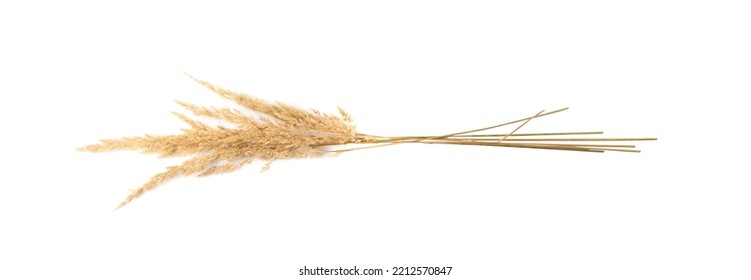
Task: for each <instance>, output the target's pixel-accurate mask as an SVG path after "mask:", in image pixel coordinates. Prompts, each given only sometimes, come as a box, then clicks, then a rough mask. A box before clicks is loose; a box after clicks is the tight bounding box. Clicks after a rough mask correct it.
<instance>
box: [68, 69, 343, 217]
mask: <svg viewBox="0 0 751 280" xmlns="http://www.w3.org/2000/svg"><path fill="white" fill-rule="evenodd" d="M195 80H196V81H197V82H199V83H201V84H202V85H204V86H206V87H207V88H209V89H211V90H212V91H214V92H215V93H217V94H218V95H220V96H222V97H225V98H227V99H229V100H232V101H234V102H235V103H237V104H239V105H241V106H243V107H245V108H247V109H250V110H253V111H255V112H258V113H261V114H263V115H265V117H262V118H260V119H255V118H253V117H251V116H246V115H244V114H243V113H242V112H240V111H239V110H237V109H232V108H214V107H201V106H196V105H192V104H189V103H185V102H182V101H177V103H178V104H180V105H181V106H182V107H184V108H185V109H187V110H188V111H190V112H191V113H193V115H195V116H198V117H208V118H213V119H217V120H221V121H226V122H229V123H231V124H233V125H234V126H235V127H233V128H227V127H222V126H212V125H208V124H206V123H204V122H201V121H199V120H196V119H192V118H190V117H188V116H185V115H183V114H180V113H176V112H174V114H175V115H176V116H177V117H178V118H180V119H181V120H183V121H184V122H185V123H186V124H188V126H189V128H184V129H183V130H182V131H183V133H182V134H177V135H163V136H153V135H145V136H140V137H123V138H119V139H104V140H101V141H100V143H98V144H92V145H87V146H84V147H81V148H79V150H80V151H89V152H105V151H113V150H137V151H142V152H144V153H151V154H158V155H159V156H160V157H173V156H187V155H192V156H194V157H193V158H191V159H188V160H186V161H185V162H183V163H182V164H181V165H178V166H170V167H168V168H167V170H166V171H164V172H162V173H159V174H156V175H154V176H153V177H152V178H151V179H150V180H149V181H148V182H147V183H146V184H144V185H143V186H141V187H140V188H138V189H136V190H134V191H132V193H131V194H130V195H129V196H128V197H127V198H126V199H125V200H124V201H123V202H122V203H121V204H120V206H119V207H122V206H124V205H125V204H127V203H129V202H131V201H132V200H133V199H136V198H138V197H139V196H141V195H143V194H144V193H145V192H146V191H149V190H151V189H153V188H155V187H157V186H158V185H160V184H162V183H163V182H165V181H166V180H169V179H170V178H173V177H176V176H180V175H185V176H187V175H194V174H196V175H199V176H206V175H212V174H219V173H226V172H231V171H234V170H237V169H239V168H241V167H242V166H244V165H247V164H249V163H251V162H252V161H253V160H264V161H267V165H265V166H264V169H267V168H268V163H270V162H271V161H273V160H276V159H288V158H303V157H318V156H322V155H324V154H325V153H326V150H325V147H326V146H329V145H338V144H345V143H348V142H352V141H353V139H354V138H355V135H356V133H355V126H354V125H353V124H352V122H351V117H350V116H349V115H348V114H346V112H344V111H343V110H341V109H340V114H341V116H336V115H330V114H323V113H320V112H318V111H307V110H303V109H299V108H296V107H293V106H289V105H286V104H284V103H279V102H276V103H270V102H266V101H264V100H261V99H258V98H253V97H250V96H247V95H244V94H240V93H235V92H232V91H230V90H226V89H223V88H220V87H217V86H214V85H212V84H210V83H208V82H205V81H202V80H198V79H195ZM119 207H118V208H119Z"/></svg>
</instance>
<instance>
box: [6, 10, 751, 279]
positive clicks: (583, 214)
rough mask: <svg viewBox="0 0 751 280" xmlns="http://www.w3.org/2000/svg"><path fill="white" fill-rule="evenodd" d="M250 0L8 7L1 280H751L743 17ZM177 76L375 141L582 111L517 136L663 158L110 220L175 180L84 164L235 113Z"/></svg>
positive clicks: (529, 156)
mask: <svg viewBox="0 0 751 280" xmlns="http://www.w3.org/2000/svg"><path fill="white" fill-rule="evenodd" d="M12 2H17V3H12ZM21 2H22V4H19V3H21ZM238 2H239V1H238ZM245 2H247V3H245V4H242V5H239V4H230V3H220V2H217V1H211V2H209V1H206V2H205V3H187V2H179V1H175V2H158V1H128V2H123V3H120V4H107V3H104V1H90V2H84V1H49V2H40V1H37V2H34V1H4V2H2V3H1V4H0V97H1V98H2V100H0V114H1V115H0V122H2V123H1V128H0V129H1V131H2V137H0V141H1V143H2V145H0V149H2V153H1V155H2V156H1V157H0V158H1V159H0V163H2V176H0V278H2V279H348V278H346V277H333V276H329V277H322V278H316V277H310V276H305V277H303V276H298V275H297V274H298V270H299V269H300V268H302V267H303V266H308V267H316V266H324V267H340V266H342V267H350V266H354V265H357V266H358V267H360V268H365V267H371V268H383V269H389V270H391V268H392V267H394V266H453V272H452V274H451V276H449V277H446V276H439V277H415V278H421V279H422V278H426V279H428V278H430V279H749V278H751V266H749V264H751V238H749V236H751V227H750V225H749V223H750V221H751V204H750V203H749V201H751V200H750V199H751V191H750V190H749V186H750V185H751V184H749V183H748V182H749V180H748V176H747V175H746V174H744V173H745V172H747V171H748V163H747V162H748V158H749V157H748V156H749V152H748V148H747V147H748V138H747V137H746V136H747V135H748V133H747V124H746V123H747V121H748V120H749V114H748V112H747V110H748V108H747V107H748V106H747V105H748V102H745V101H742V100H744V99H743V97H744V96H747V95H748V94H749V93H750V90H751V80H749V77H751V66H750V65H751V52H750V51H749V50H751V40H750V36H749V34H751V17H749V14H751V9H749V6H748V4H747V2H746V1H617V2H616V1H506V2H502V1H487V2H480V1H404V0H402V1H264V2H258V1H255V2H253V1H245ZM180 71H186V72H188V73H191V74H192V75H195V76H197V77H199V78H202V79H206V80H208V81H211V82H213V83H216V84H218V85H221V86H223V87H227V88H230V89H233V90H236V91H240V92H244V93H248V94H252V95H254V96H258V97H261V98H265V99H268V100H279V101H283V102H289V103H292V104H295V105H299V106H305V107H314V108H318V109H321V110H323V111H327V112H334V111H335V108H336V107H335V106H337V105H339V106H342V107H344V108H346V109H347V110H348V111H349V112H350V113H351V114H352V115H353V116H354V118H355V121H356V123H357V124H358V126H359V128H360V131H361V132H364V133H371V134H385V135H402V134H444V133H450V132H456V131H462V130H466V129H471V128H476V127H483V126H487V125H492V124H495V123H499V122H503V121H508V120H513V119H517V118H521V117H526V116H529V115H532V114H534V113H536V112H538V111H539V110H541V109H548V110H553V109H557V108H560V107H566V106H568V107H571V110H569V111H567V112H565V113H559V114H556V115H553V116H550V117H545V118H542V119H539V120H534V121H532V122H530V124H529V125H528V126H526V127H524V128H523V129H522V130H521V131H520V132H533V131H572V130H573V131H582V130H584V131H587V130H603V131H605V132H606V136H613V137H619V136H625V137H659V138H660V139H659V141H657V142H653V143H640V147H641V148H642V149H643V152H642V153H641V154H618V153H606V154H586V153H573V152H560V151H536V150H514V149H503V148H490V147H440V146H430V145H425V146H422V145H411V146H410V145H403V146H395V147H389V148H383V149H374V150H366V151H360V152H353V153H349V154H344V155H342V156H340V157H338V158H326V159H306V160H291V161H281V162H277V163H275V164H274V165H272V167H271V169H270V170H269V171H268V172H266V173H259V172H258V171H259V169H260V166H261V164H253V165H251V166H249V167H246V168H244V169H242V170H240V171H238V172H236V173H233V174H227V175H220V176H214V177H207V178H180V179H176V180H173V181H170V182H169V183H167V184H165V185H162V186H161V187H160V188H158V189H157V190H155V191H152V192H149V193H147V194H146V195H144V196H143V197H142V198H140V199H138V200H136V201H134V202H133V203H131V204H130V205H128V206H126V207H125V208H123V209H120V210H118V211H113V210H112V209H113V208H114V206H116V205H117V203H119V202H120V200H121V199H123V198H124V197H125V196H126V195H127V193H128V190H129V189H134V188H137V187H138V186H140V185H141V184H142V183H144V182H146V181H147V180H148V178H149V177H150V176H151V175H152V174H155V173H158V172H161V170H163V168H164V167H166V166H168V165H172V164H175V163H178V162H180V159H170V160H159V159H157V158H156V157H154V156H151V155H142V154H139V153H136V152H114V153H105V154H90V153H79V152H76V151H75V148H76V147H78V146H81V145H84V144H90V143H94V142H96V141H97V140H98V139H101V138H116V137H121V136H136V135H142V134H144V133H150V134H165V133H177V132H179V128H181V127H183V124H182V123H180V121H179V120H178V119H176V118H174V117H173V116H172V115H171V114H169V112H170V111H175V110H178V111H179V110H180V108H179V106H177V105H176V104H174V103H173V100H174V99H180V100H184V101H188V102H193V103H197V104H208V105H228V103H226V102H224V101H223V100H220V98H219V97H217V96H214V95H212V93H210V92H209V91H208V90H206V89H205V88H202V87H201V86H200V85H198V84H196V83H195V82H193V81H191V80H190V79H188V78H187V77H186V76H184V75H183V74H182V73H181V72H180ZM501 132H502V131H501ZM744 137H746V138H744ZM360 278H362V279H396V278H399V277H398V276H390V275H389V276H384V277H365V276H361V277H357V278H356V279H360Z"/></svg>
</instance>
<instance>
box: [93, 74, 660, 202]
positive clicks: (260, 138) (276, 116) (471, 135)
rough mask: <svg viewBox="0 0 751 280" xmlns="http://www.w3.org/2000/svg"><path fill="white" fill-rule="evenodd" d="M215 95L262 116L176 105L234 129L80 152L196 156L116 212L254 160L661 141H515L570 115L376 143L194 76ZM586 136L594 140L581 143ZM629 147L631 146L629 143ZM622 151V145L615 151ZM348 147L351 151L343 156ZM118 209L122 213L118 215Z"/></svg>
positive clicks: (340, 125) (337, 120)
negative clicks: (399, 149) (177, 183)
mask: <svg viewBox="0 0 751 280" xmlns="http://www.w3.org/2000/svg"><path fill="white" fill-rule="evenodd" d="M189 77H191V78H192V79H194V80H195V81H197V82H198V83H200V84H202V85H204V86H205V87H207V88H209V89H210V90H212V91H213V92H215V93H216V94H218V95H219V96H221V97H224V98H226V99H229V100H231V101H233V102H235V103H237V104H238V105H240V106H242V107H244V108H245V109H249V110H251V111H253V112H254V113H256V115H250V114H247V113H244V112H242V111H240V110H237V109H232V108H215V107H200V106H196V105H192V104H188V103H185V102H181V101H177V103H178V104H179V105H181V106H182V107H184V108H185V109H187V110H188V111H190V112H191V113H193V115H195V116H197V117H207V118H212V119H215V120H219V121H224V122H227V123H229V124H230V126H231V127H227V126H222V125H208V124H206V123H204V122H201V121H199V120H196V119H192V118H190V117H187V116H185V115H183V114H180V113H174V112H173V113H174V114H175V115H176V116H177V117H178V118H180V119H181V120H183V121H184V122H185V123H187V124H188V126H189V127H190V128H185V129H183V130H182V131H183V133H182V134H178V135H165V136H153V135H145V136H140V137H124V138H120V139H104V140H101V141H100V143H98V144H92V145H87V146H83V147H80V148H79V150H80V151H89V152H103V151H113V150H138V151H141V152H144V153H155V154H159V155H160V157H175V156H192V158H189V159H187V160H185V161H184V162H183V163H182V164H180V165H176V166H169V167H167V170H165V171H164V172H162V173H158V174H156V175H154V176H153V177H151V179H150V180H149V181H148V182H147V183H145V184H144V185H142V186H141V187H139V188H138V189H135V190H132V191H131V193H130V195H128V196H127V197H126V198H125V200H123V201H122V202H121V203H120V204H119V206H118V207H117V208H120V207H122V206H125V205H126V204H128V203H130V202H131V201H133V200H134V199H136V198H138V197H140V196H141V195H143V194H144V193H145V192H147V191H149V190H152V189H154V188H155V187H157V186H159V185H161V184H162V183H164V182H165V181H167V180H169V179H171V178H174V177H176V176H181V175H182V176H187V175H198V176H206V175H212V174H219V173H227V172H232V171H235V170H237V169H239V168H241V167H243V166H245V165H247V164H250V163H251V162H252V161H254V160H262V161H265V162H266V163H265V165H264V166H263V168H262V170H266V169H268V167H269V164H270V163H271V162H273V161H274V160H278V159H289V158H307V157H321V156H326V155H334V154H340V153H343V152H350V151H356V150H361V149H370V148H376V147H385V146H391V145H399V144H409V143H412V144H444V145H473V146H487V147H508V148H527V149H546V150H562V151H577V152H595V153H602V152H606V151H613V152H639V150H637V149H636V146H635V145H633V144H630V143H629V142H633V141H649V140H657V139H656V138H600V137H591V135H597V134H602V132H599V131H595V132H552V133H551V132H548V133H516V131H518V130H519V129H520V128H522V127H523V126H525V125H526V124H528V123H529V122H530V121H531V120H533V119H536V118H540V117H544V116H548V115H552V114H554V113H558V112H561V111H564V110H567V109H568V108H562V109H558V110H554V111H549V112H545V111H540V112H539V113H537V114H535V115H532V116H529V117H525V118H521V119H518V120H515V121H510V122H505V123H501V124H497V125H493V126H489V127H483V128H478V129H472V130H467V131H462V132H457V133H451V134H445V135H436V136H396V137H393V136H376V135H369V134H363V133H358V132H357V129H356V127H355V126H354V124H353V123H352V118H351V117H350V115H349V114H347V113H346V112H345V111H344V110H342V109H341V108H339V114H338V115H332V114H325V113H321V112H319V111H317V110H304V109H300V108H296V107H294V106H290V105H287V104H284V103H281V102H275V103H270V102H266V101H264V100H261V99H258V98H255V97H251V96H248V95H245V94H241V93H236V92H233V91H230V90H227V89H223V88H220V87H217V86H215V85H213V84H211V83H208V82H206V81H203V80H199V79H196V78H193V77H192V76H189ZM511 125H514V126H512V127H515V128H514V129H513V130H512V131H511V132H509V133H507V134H478V133H479V132H483V131H487V130H491V129H495V128H499V127H503V126H511ZM582 135H585V136H589V137H582ZM623 142H626V143H623ZM615 143H617V144H615ZM342 145H344V148H341V147H343V146H342ZM117 208H116V209H117Z"/></svg>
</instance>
